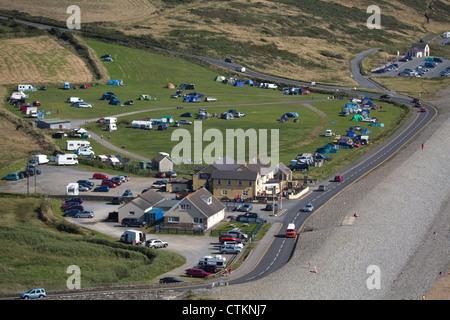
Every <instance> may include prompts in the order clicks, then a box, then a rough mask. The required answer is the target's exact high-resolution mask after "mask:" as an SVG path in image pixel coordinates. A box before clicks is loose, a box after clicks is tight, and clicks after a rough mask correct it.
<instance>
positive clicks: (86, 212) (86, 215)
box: [73, 210, 94, 219]
mask: <svg viewBox="0 0 450 320" xmlns="http://www.w3.org/2000/svg"><path fill="white" fill-rule="evenodd" d="M73 217H74V218H91V219H92V218H93V217H94V211H92V210H83V211H80V212H78V213H76V214H75V215H74V216H73Z"/></svg>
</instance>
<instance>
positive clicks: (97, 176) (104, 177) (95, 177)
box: [92, 173, 108, 179]
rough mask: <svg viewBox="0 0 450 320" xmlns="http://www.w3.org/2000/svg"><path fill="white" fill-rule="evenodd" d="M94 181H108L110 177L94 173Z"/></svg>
mask: <svg viewBox="0 0 450 320" xmlns="http://www.w3.org/2000/svg"><path fill="white" fill-rule="evenodd" d="M92 179H108V175H106V174H103V173H94V174H93V175H92Z"/></svg>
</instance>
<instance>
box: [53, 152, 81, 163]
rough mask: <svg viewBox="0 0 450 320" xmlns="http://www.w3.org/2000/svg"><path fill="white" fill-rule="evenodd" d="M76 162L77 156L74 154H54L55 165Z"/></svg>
mask: <svg viewBox="0 0 450 320" xmlns="http://www.w3.org/2000/svg"><path fill="white" fill-rule="evenodd" d="M75 164H78V156H77V155H76V154H57V155H56V165H57V166H65V165H75Z"/></svg>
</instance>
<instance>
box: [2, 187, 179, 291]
mask: <svg viewBox="0 0 450 320" xmlns="http://www.w3.org/2000/svg"><path fill="white" fill-rule="evenodd" d="M0 199H1V200H2V203H3V205H2V207H1V208H0V221H1V222H0V270H1V274H2V276H1V277H0V287H1V289H0V294H5V293H18V292H23V291H25V290H28V289H30V288H32V287H44V288H46V289H47V290H64V289H67V287H66V281H67V279H68V277H69V276H70V274H67V273H66V270H67V267H69V266H70V265H77V266H79V267H80V269H81V287H82V288H87V287H91V286H98V285H105V284H112V285H114V284H128V283H137V282H139V283H145V282H147V283H148V281H150V280H151V279H152V278H154V277H155V276H157V275H159V274H161V273H163V272H165V271H167V270H170V269H173V268H176V267H178V266H180V265H181V264H183V263H184V258H183V257H181V256H179V255H177V254H174V253H170V252H162V251H156V250H152V249H148V248H146V247H141V246H130V245H126V244H121V243H119V242H117V241H116V240H114V239H109V238H107V237H106V236H101V237H100V235H97V236H95V235H94V234H93V233H91V232H90V231H86V230H84V229H81V228H80V227H78V226H76V225H73V224H70V223H67V222H65V221H64V220H62V219H60V218H57V217H55V216H54V215H53V210H52V206H53V207H57V206H58V205H59V204H58V201H53V203H52V202H50V201H48V200H43V198H39V197H36V198H34V197H32V198H21V197H14V196H5V195H2V196H1V198H0ZM98 237H100V238H98Z"/></svg>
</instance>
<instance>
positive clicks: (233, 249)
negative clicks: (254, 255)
mask: <svg viewBox="0 0 450 320" xmlns="http://www.w3.org/2000/svg"><path fill="white" fill-rule="evenodd" d="M241 251H242V248H240V247H238V246H235V245H230V244H228V245H227V244H223V245H221V246H220V253H232V254H234V253H239V252H241Z"/></svg>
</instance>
